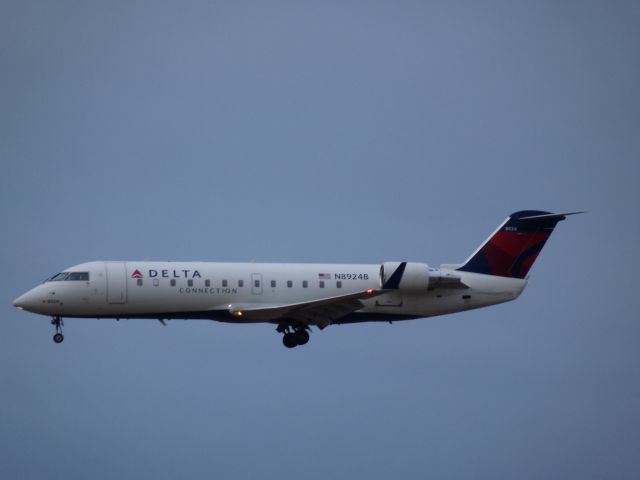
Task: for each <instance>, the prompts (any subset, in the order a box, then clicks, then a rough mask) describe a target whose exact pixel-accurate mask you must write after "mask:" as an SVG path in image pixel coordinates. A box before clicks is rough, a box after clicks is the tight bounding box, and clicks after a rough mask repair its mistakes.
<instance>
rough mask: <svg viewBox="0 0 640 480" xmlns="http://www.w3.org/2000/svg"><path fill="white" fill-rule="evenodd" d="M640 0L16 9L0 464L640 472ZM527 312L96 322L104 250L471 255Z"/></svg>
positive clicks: (196, 474)
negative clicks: (511, 241) (525, 244)
mask: <svg viewBox="0 0 640 480" xmlns="http://www.w3.org/2000/svg"><path fill="white" fill-rule="evenodd" d="M639 23H640V9H639V8H638V4H637V2H605V1H601V2H573V1H567V2H555V1H553V2H552V1H548V2H493V1H488V2H484V3H482V4H479V3H478V2H332V1H330V2H255V3H254V2H220V3H216V2H173V3H169V2H151V1H126V2H124V1H123V2H76V1H58V2H48V1H41V2H37V1H7V0H5V1H3V2H1V3H0V162H1V166H2V170H1V171H2V175H0V218H1V220H2V223H1V229H2V230H1V231H2V234H1V235H0V242H1V243H0V246H1V247H2V248H1V249H0V255H1V260H2V266H3V275H2V278H1V280H0V292H1V296H0V300H1V301H0V314H1V316H2V324H3V325H4V329H3V335H2V337H1V338H0V385H1V387H0V477H2V478H7V479H10V478H21V479H31V478H33V479H35V478H37V479H41V478H65V479H85V478H92V479H108V478H109V479H110V478H154V479H163V478H167V479H168V478H228V479H240V478H310V479H325V478H345V479H347V478H349V479H351V478H370V479H388V478H398V479H413V478H425V477H427V476H429V477H432V478H481V479H495V478H520V479H540V478H558V479H560V478H562V479H565V478H581V479H592V478H593V479H596V478H616V479H636V478H638V477H639V476H640V457H639V456H638V449H639V447H640V411H639V409H638V405H640V353H639V350H638V345H639V342H640V325H639V324H638V320H639V318H638V317H639V312H640V308H639V306H640V305H639V304H640V301H639V299H638V295H637V292H636V288H635V287H636V285H635V283H636V278H637V272H638V267H639V266H640V265H639V264H638V252H637V250H638V240H639V239H640V229H639V226H638V216H637V208H638V204H639V200H640V195H639V193H638V187H639V183H640V182H639V180H638V179H639V175H640V166H639V164H638V159H639V158H640V115H639V112H640V94H639V91H638V85H640V55H638V51H639V49H640V30H639V29H638V25H639ZM519 209H542V210H551V211H571V210H588V211H589V213H588V214H587V215H582V216H578V217H572V218H570V219H568V220H567V221H566V222H563V223H561V224H560V225H559V226H558V228H557V229H556V232H555V233H554V235H553V236H552V238H551V240H550V241H549V242H548V244H547V247H546V248H545V250H544V251H543V253H542V254H541V256H540V257H539V259H538V262H537V263H536V265H535V266H534V268H533V269H532V271H531V274H532V277H531V280H530V283H529V287H528V289H527V290H526V291H525V292H524V294H523V295H522V296H521V298H520V299H518V300H517V301H516V302H512V303H509V304H505V305H501V306H496V307H491V308H488V309H484V310H478V311H474V312H467V313H463V314H456V315H451V316H446V317H436V318H432V319H425V320H417V321H413V322H404V323H402V322H401V323H395V324H394V325H387V324H363V325H344V326H335V327H330V328H328V329H326V330H324V331H323V332H319V333H315V334H313V335H312V339H311V342H310V343H309V344H308V345H307V346H306V347H304V348H298V349H295V350H291V351H290V350H286V349H285V348H283V347H282V345H281V342H280V337H279V335H278V334H277V333H276V332H275V331H274V328H273V326H270V325H257V326H238V325H226V324H220V323H213V322H205V321H202V322H198V321H192V322H179V321H176V322H169V324H168V326H167V327H166V328H163V327H162V326H161V325H160V324H159V323H158V322H154V321H121V322H119V323H116V322H115V321H111V320H103V321H97V320H74V319H69V320H67V322H66V328H65V334H66V335H65V336H66V339H65V342H64V343H63V344H62V345H55V344H54V343H53V342H52V341H51V336H52V335H53V327H52V326H51V325H49V321H48V319H47V318H45V317H40V316H36V315H33V314H28V313H25V312H19V311H17V310H15V309H14V308H13V306H12V303H11V301H12V300H13V299H14V298H15V297H17V296H18V295H19V294H21V293H23V292H24V291H26V290H28V289H29V288H31V287H32V286H34V285H35V284H36V283H38V282H39V281H41V280H42V279H44V278H45V277H47V276H49V275H51V274H53V273H56V272H58V271H60V270H62V269H63V268H66V267H68V266H70V265H73V264H76V263H80V262H83V261H87V260H94V259H112V260H117V259H159V260H166V259H172V260H212V261H213V260H220V261H251V260H255V261H273V262H285V261H294V262H365V263H379V262H382V261H386V260H411V261H423V262H427V263H430V264H434V265H437V264H439V263H444V262H458V261H461V260H463V259H464V258H465V257H466V256H467V255H468V254H469V253H470V252H471V251H472V250H473V249H474V248H475V247H476V246H477V245H478V244H479V243H480V242H481V241H483V240H484V238H485V237H486V236H487V235H488V234H489V233H490V232H491V231H492V230H493V229H494V228H495V227H496V225H497V224H498V223H499V222H500V221H502V220H503V219H504V218H505V217H506V215H508V214H509V213H511V212H513V211H516V210H519Z"/></svg>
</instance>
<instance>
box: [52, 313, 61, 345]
mask: <svg viewBox="0 0 640 480" xmlns="http://www.w3.org/2000/svg"><path fill="white" fill-rule="evenodd" d="M51 325H55V327H56V334H55V335H54V336H53V341H54V342H56V343H62V341H63V340H64V335H62V326H63V325H64V322H63V321H62V318H61V317H53V318H52V319H51Z"/></svg>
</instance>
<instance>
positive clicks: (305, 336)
mask: <svg viewBox="0 0 640 480" xmlns="http://www.w3.org/2000/svg"><path fill="white" fill-rule="evenodd" d="M295 336H296V342H297V343H298V345H306V344H307V342H309V332H307V331H306V330H298V331H297V332H296V333H295Z"/></svg>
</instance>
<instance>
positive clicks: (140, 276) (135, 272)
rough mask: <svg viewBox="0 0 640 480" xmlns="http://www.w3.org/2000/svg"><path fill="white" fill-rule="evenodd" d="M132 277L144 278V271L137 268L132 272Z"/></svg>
mask: <svg viewBox="0 0 640 480" xmlns="http://www.w3.org/2000/svg"><path fill="white" fill-rule="evenodd" d="M131 278H142V273H140V270H138V269H137V268H136V269H135V270H134V271H133V273H132V274H131Z"/></svg>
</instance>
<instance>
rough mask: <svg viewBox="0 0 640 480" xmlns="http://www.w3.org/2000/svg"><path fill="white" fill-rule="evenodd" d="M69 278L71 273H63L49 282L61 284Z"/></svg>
mask: <svg viewBox="0 0 640 480" xmlns="http://www.w3.org/2000/svg"><path fill="white" fill-rule="evenodd" d="M67 276H69V272H61V273H58V274H56V275H54V276H53V277H51V278H50V279H49V280H47V282H60V281H62V280H64V279H65V278H67Z"/></svg>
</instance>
